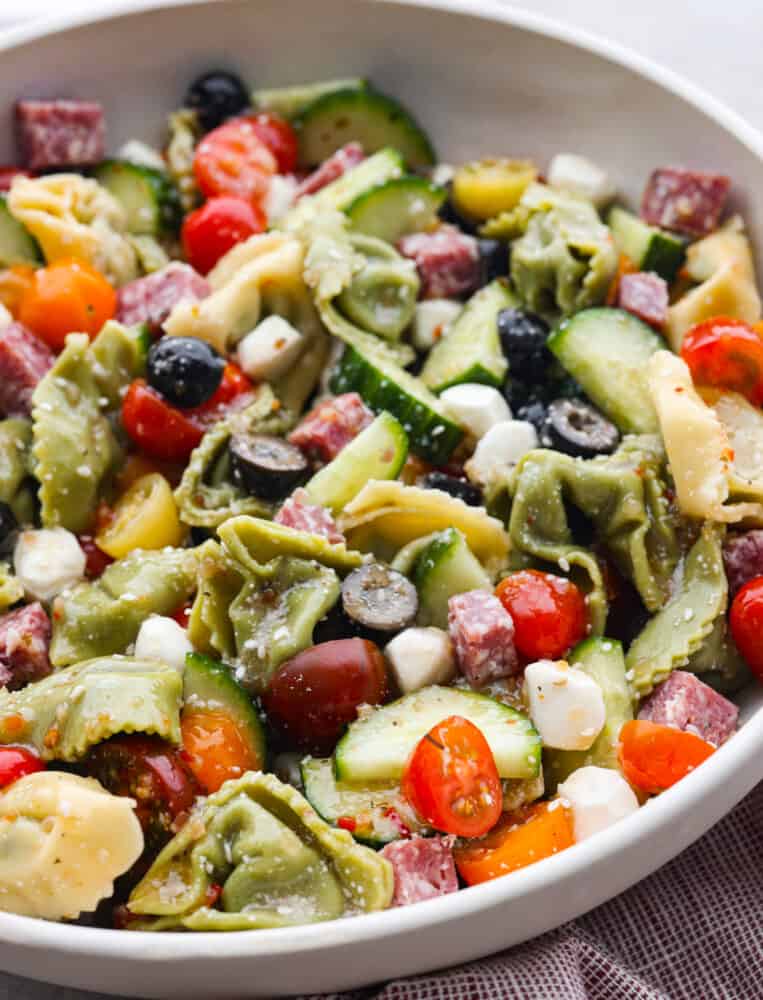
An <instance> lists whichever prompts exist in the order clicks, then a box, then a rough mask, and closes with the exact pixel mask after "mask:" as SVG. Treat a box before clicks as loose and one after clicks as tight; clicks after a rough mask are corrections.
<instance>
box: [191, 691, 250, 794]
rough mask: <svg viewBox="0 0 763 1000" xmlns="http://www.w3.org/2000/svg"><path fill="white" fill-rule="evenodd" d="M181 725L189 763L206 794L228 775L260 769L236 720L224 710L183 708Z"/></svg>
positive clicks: (227, 777) (217, 786)
mask: <svg viewBox="0 0 763 1000" xmlns="http://www.w3.org/2000/svg"><path fill="white" fill-rule="evenodd" d="M180 728H181V731H182V734H183V749H184V750H185V754H186V760H187V762H188V766H189V768H190V769H191V771H192V772H193V774H194V775H195V777H196V780H197V781H198V782H199V784H200V785H201V787H202V789H203V790H204V791H205V792H206V793H207V794H208V795H211V794H212V792H216V791H217V789H218V788H219V787H220V786H221V785H222V784H223V783H224V782H226V781H227V780H228V779H229V778H240V777H241V775H242V774H244V773H246V771H259V770H261V769H262V766H263V764H264V763H265V762H264V761H263V760H262V759H261V758H260V757H258V756H257V754H255V753H254V752H253V750H252V748H251V746H250V744H249V743H248V742H247V741H246V740H245V739H244V737H243V736H242V735H241V731H240V730H239V728H238V726H237V725H236V723H235V721H234V720H233V719H231V717H230V716H229V715H226V714H225V713H224V712H213V711H210V710H209V709H207V708H199V709H188V708H186V709H184V710H183V716H182V719H181V720H180Z"/></svg>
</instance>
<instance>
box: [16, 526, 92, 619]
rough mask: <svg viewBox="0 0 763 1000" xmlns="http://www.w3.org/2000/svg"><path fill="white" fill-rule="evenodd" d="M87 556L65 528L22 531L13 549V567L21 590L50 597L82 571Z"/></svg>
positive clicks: (81, 574)
mask: <svg viewBox="0 0 763 1000" xmlns="http://www.w3.org/2000/svg"><path fill="white" fill-rule="evenodd" d="M86 562H87V558H86V556H85V553H84V552H83V551H82V549H81V548H80V544H79V542H78V541H77V537H76V535H73V534H72V533H71V531H67V530H66V528H42V529H40V530H39V531H22V532H21V534H20V535H19V538H18V541H17V542H16V548H15V549H14V550H13V569H14V571H15V573H16V576H17V577H18V578H19V582H20V583H21V585H22V586H23V588H24V590H25V591H26V592H27V594H29V595H30V596H31V597H35V598H37V600H38V601H50V600H52V599H53V598H54V597H55V596H56V594H60V593H61V591H62V590H66V589H67V588H68V587H72V586H74V584H75V583H77V582H78V581H79V580H81V579H82V578H83V576H84V575H85V564H86Z"/></svg>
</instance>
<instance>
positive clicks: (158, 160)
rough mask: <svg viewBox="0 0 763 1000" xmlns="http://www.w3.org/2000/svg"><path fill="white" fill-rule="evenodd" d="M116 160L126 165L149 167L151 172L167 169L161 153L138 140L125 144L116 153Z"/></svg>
mask: <svg viewBox="0 0 763 1000" xmlns="http://www.w3.org/2000/svg"><path fill="white" fill-rule="evenodd" d="M117 159H119V160H127V162H128V163H134V164H135V165H136V166H138V167H150V168H151V169H152V170H164V171H166V169H167V164H166V163H165V162H164V160H163V159H162V155H161V153H158V152H157V151H156V150H155V149H153V148H152V147H151V146H149V145H147V144H146V143H145V142H141V141H140V139H130V140H129V141H128V142H126V143H125V144H124V146H122V148H121V149H120V150H119V152H118V153H117Z"/></svg>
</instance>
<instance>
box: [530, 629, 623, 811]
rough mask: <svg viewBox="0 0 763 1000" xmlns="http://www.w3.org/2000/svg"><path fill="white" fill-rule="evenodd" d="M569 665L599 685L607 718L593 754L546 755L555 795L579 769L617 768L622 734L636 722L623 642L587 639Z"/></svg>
mask: <svg viewBox="0 0 763 1000" xmlns="http://www.w3.org/2000/svg"><path fill="white" fill-rule="evenodd" d="M569 662H570V663H571V664H572V665H573V666H576V667H579V668H580V669H581V670H584V671H585V673H587V674H588V676H589V677H593V679H594V680H595V681H596V683H597V684H598V685H599V687H600V688H601V692H602V694H603V695H604V707H605V708H606V712H607V715H606V721H605V723H604V728H603V729H602V731H601V732H600V733H599V735H598V736H597V737H596V742H595V743H594V744H593V746H592V747H591V748H590V749H589V750H546V751H545V752H544V755H543V758H544V765H545V766H544V771H545V776H546V788H547V790H548V791H549V792H552V793H553V792H554V791H556V786H557V785H558V784H560V783H561V782H562V781H564V780H565V779H566V778H568V777H569V776H570V775H571V774H572V772H573V771H576V770H577V769H578V768H579V767H585V766H586V765H587V764H596V765H597V766H598V767H611V768H617V767H618V763H617V742H618V740H619V738H620V730H621V729H622V727H623V726H624V725H625V723H626V722H630V721H631V719H632V718H633V703H632V700H631V692H630V688H629V687H628V680H627V678H626V676H625V657H624V655H623V647H622V645H621V644H620V643H619V642H616V641H615V640H614V639H602V638H592V639H585V640H584V641H583V642H581V643H580V644H579V645H577V646H576V647H575V649H573V651H572V653H571V654H570V658H569Z"/></svg>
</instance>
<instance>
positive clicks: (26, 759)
mask: <svg viewBox="0 0 763 1000" xmlns="http://www.w3.org/2000/svg"><path fill="white" fill-rule="evenodd" d="M44 770H45V763H44V761H43V760H41V759H40V757H38V756H37V754H36V753H33V752H32V751H31V750H27V748H26V747H7V746H6V747H0V788H6V787H7V786H8V785H12V784H13V782H14V781H18V780H19V778H23V777H25V775H27V774H34V773H35V772H36V771H44Z"/></svg>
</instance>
